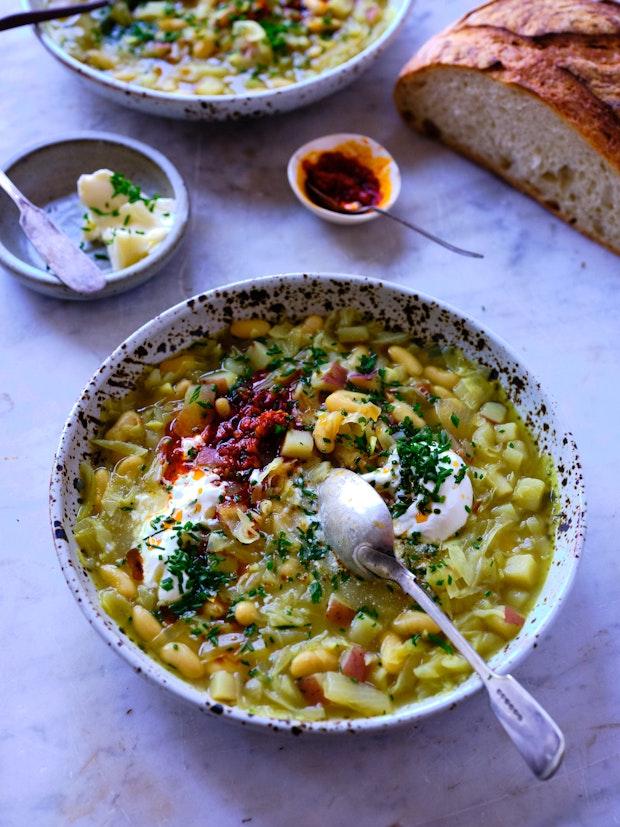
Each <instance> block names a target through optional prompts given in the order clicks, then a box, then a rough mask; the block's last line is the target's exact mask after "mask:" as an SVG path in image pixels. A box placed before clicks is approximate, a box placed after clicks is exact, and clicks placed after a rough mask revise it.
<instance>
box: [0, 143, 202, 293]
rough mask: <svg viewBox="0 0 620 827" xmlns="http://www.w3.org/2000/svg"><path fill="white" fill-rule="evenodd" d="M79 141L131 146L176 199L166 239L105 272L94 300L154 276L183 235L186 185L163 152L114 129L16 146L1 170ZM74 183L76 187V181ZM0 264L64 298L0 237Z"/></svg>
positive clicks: (187, 208)
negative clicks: (136, 258) (143, 255)
mask: <svg viewBox="0 0 620 827" xmlns="http://www.w3.org/2000/svg"><path fill="white" fill-rule="evenodd" d="M81 141H97V142H103V143H110V144H117V145H119V146H124V147H127V148H128V149H132V150H133V151H134V152H137V153H138V154H139V155H142V156H144V157H145V158H147V159H148V160H149V161H151V162H152V163H153V164H155V166H157V167H159V169H160V170H161V172H162V173H163V174H164V176H165V177H166V178H167V179H168V181H169V183H170V186H171V187H172V191H173V193H174V199H175V202H176V204H175V221H174V224H173V225H172V228H171V230H170V232H169V233H168V235H167V236H166V238H165V239H164V240H163V241H162V242H161V244H158V245H157V247H156V249H155V252H153V253H151V254H150V255H148V256H146V258H143V259H141V260H140V261H138V262H136V264H132V265H131V267H125V268H123V269H122V270H112V271H110V272H109V273H106V275H105V280H106V284H105V287H104V288H103V289H102V290H100V291H99V292H98V293H93V294H89V296H88V298H89V299H98V298H105V297H106V296H107V295H108V294H109V293H116V292H119V288H120V287H121V285H123V284H125V283H126V282H131V285H130V286H134V283H135V284H137V283H138V282H142V281H143V280H146V279H147V278H150V275H147V271H152V273H151V275H153V276H154V275H155V273H156V272H157V271H158V270H159V269H160V267H163V266H164V264H165V263H166V261H167V260H168V259H169V257H170V256H171V255H172V254H173V253H174V251H175V249H176V248H177V246H178V245H179V244H180V242H181V239H182V238H183V235H184V234H185V230H186V229H187V225H188V222H189V217H190V200H189V194H188V191H187V187H186V186H185V181H184V180H183V178H182V176H181V173H180V172H179V171H178V170H177V168H176V167H175V166H174V164H173V163H172V161H170V160H169V159H168V158H166V156H165V155H163V153H161V152H160V151H159V150H158V149H155V148H154V147H151V146H149V145H148V144H145V143H143V142H142V141H138V140H136V139H135V138H129V137H127V136H126V135H118V134H116V133H114V132H98V131H94V130H88V131H81V132H69V133H67V134H66V135H59V136H58V137H55V138H52V139H51V140H42V141H37V142H36V143H33V144H30V145H28V146H27V147H24V148H23V149H20V150H19V152H16V153H15V154H14V155H12V156H11V157H10V158H8V159H7V160H5V161H3V162H2V164H1V168H2V169H3V170H4V171H5V172H8V171H9V170H10V169H11V167H13V166H14V165H15V164H17V163H20V162H24V163H27V160H26V159H28V158H29V157H30V156H32V155H36V154H37V153H38V152H41V151H42V150H45V149H47V148H48V147H51V146H56V145H57V144H71V143H73V142H81ZM85 171H87V170H85ZM75 183H76V186H77V181H76V182H75ZM37 206H40V205H37ZM0 264H2V265H4V267H6V268H7V269H9V270H11V271H14V272H17V273H19V274H20V275H21V276H22V277H24V279H26V280H27V282H31V283H32V286H35V285H41V286H42V285H45V287H49V288H50V290H53V289H54V288H58V290H59V294H60V292H62V297H63V298H66V291H67V289H68V288H66V287H65V286H64V285H63V284H62V283H61V282H59V281H58V279H56V278H54V277H53V276H52V275H51V274H50V273H48V272H47V271H45V270H41V268H40V267H36V266H35V265H34V264H28V262H26V261H24V260H23V259H21V258H19V257H18V256H16V255H14V254H13V253H11V252H10V250H8V249H7V248H6V247H5V246H4V244H3V242H2V239H0ZM141 277H144V278H141ZM128 289H129V288H128ZM80 298H84V296H81V297H80Z"/></svg>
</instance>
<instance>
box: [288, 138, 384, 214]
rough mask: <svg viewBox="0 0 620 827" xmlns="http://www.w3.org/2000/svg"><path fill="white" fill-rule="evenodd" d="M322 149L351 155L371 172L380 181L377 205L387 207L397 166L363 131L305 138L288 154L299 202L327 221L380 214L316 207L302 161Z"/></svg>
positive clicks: (290, 177)
mask: <svg viewBox="0 0 620 827" xmlns="http://www.w3.org/2000/svg"><path fill="white" fill-rule="evenodd" d="M323 152H342V153H343V154H344V155H347V156H350V157H354V158H355V159H356V160H358V161H360V162H361V163H362V164H363V165H364V166H366V167H368V168H370V169H371V170H372V171H373V172H374V173H375V175H376V176H377V178H378V179H379V183H380V185H381V200H380V201H379V203H378V204H377V207H381V209H382V210H388V209H389V208H390V207H391V206H392V205H393V204H394V203H395V202H396V199H397V198H398V196H399V194H400V170H399V169H398V164H397V163H396V161H395V160H394V158H393V157H392V156H391V155H390V153H389V152H388V151H387V149H385V147H383V146H381V144H378V143H377V142H376V141H373V139H372V138H368V137H367V136H366V135H356V134H354V133H351V132H338V133H336V134H335V135H323V137H322V138H315V140H313V141H308V143H307V144H304V145H303V146H301V147H299V149H298V150H297V151H296V152H294V153H293V154H292V155H291V158H290V160H289V162H288V167H287V174H288V182H289V184H290V185H291V189H292V190H293V192H294V193H295V195H296V196H297V199H298V200H299V202H300V203H301V204H303V205H304V207H305V208H306V209H307V210H310V212H313V213H314V214H315V215H318V216H319V218H322V219H323V220H324V221H331V223H332V224H364V223H365V222H366V221H372V220H373V219H375V218H378V217H379V215H380V213H378V212H374V211H370V212H367V213H362V214H360V215H355V214H351V215H346V214H345V213H340V212H335V210H330V209H326V208H325V207H320V206H319V205H318V204H316V203H315V202H314V201H313V200H312V199H311V198H310V195H309V194H308V191H307V189H306V172H305V170H304V161H310V163H313V162H315V161H316V160H317V159H318V158H319V157H320V155H321V154H322V153H323Z"/></svg>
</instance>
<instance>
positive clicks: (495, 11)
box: [394, 0, 620, 253]
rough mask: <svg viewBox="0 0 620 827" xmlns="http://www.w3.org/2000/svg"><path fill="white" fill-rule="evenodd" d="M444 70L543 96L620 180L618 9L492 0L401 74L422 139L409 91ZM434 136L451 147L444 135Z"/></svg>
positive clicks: (574, 1) (593, 2) (595, 1)
mask: <svg viewBox="0 0 620 827" xmlns="http://www.w3.org/2000/svg"><path fill="white" fill-rule="evenodd" d="M442 67H449V68H451V69H463V70H469V71H472V72H476V73H479V72H483V73H484V74H485V75H487V76H490V77H491V78H492V79H493V80H495V81H497V82H498V83H502V84H506V85H507V86H511V87H513V88H516V89H519V90H521V91H522V92H525V93H528V94H531V95H533V96H535V97H537V98H538V99H539V101H541V102H542V103H544V104H546V105H547V106H548V107H550V108H551V109H553V111H554V112H555V113H556V115H557V116H558V117H559V118H560V119H561V120H562V121H564V122H565V124H566V125H567V126H569V127H570V128H572V129H573V130H575V131H576V132H577V133H578V134H579V135H580V136H581V137H582V138H583V140H584V141H586V142H587V143H588V144H589V145H590V146H591V147H592V148H593V149H594V150H595V151H596V152H597V153H599V154H600V155H601V156H603V157H604V158H605V160H606V161H607V162H608V163H609V164H610V165H611V166H612V168H614V169H615V170H616V171H617V172H618V173H619V174H620V4H619V3H617V2H610V1H609V0H529V2H523V0H491V2H489V3H486V4H485V5H483V6H481V7H479V8H478V9H475V10H474V11H472V12H469V13H468V14H466V15H465V16H464V17H462V18H461V19H460V20H458V21H457V22H456V23H454V24H453V25H452V26H449V27H448V28H447V29H445V30H444V31H443V32H440V33H439V34H438V35H436V36H435V37H433V38H431V39H430V40H429V41H427V43H425V44H424V45H423V46H422V48H421V49H420V50H419V51H418V52H417V54H415V55H414V56H413V57H412V58H411V60H410V61H409V62H408V63H407V64H406V65H405V66H404V67H403V69H402V71H401V73H400V75H399V78H398V81H397V84H396V88H395V91H394V95H395V101H396V105H397V107H398V109H399V111H400V113H401V115H402V116H403V117H404V118H405V120H407V121H408V122H410V123H411V124H412V125H413V126H414V128H416V129H417V130H418V131H420V132H423V133H424V132H425V129H424V127H423V125H422V124H420V123H417V122H416V119H415V113H412V112H410V111H409V106H408V103H407V97H408V90H409V89H410V88H411V86H412V84H413V85H415V84H416V83H417V82H418V81H422V80H423V79H424V75H425V74H426V73H428V72H429V71H432V70H436V69H440V68H442ZM426 134H428V132H427V133H426ZM435 137H441V139H442V140H444V141H445V142H446V143H448V141H446V140H445V138H443V137H442V136H435ZM451 145H452V146H453V148H454V149H456V150H457V151H459V152H461V153H462V154H464V155H467V156H468V157H469V158H471V159H472V160H474V161H475V162H476V163H478V164H481V165H482V166H485V167H486V168H488V169H490V170H491V171H492V172H494V173H496V174H498V175H499V176H501V177H503V178H504V179H505V180H507V181H509V182H510V183H511V184H512V185H513V186H515V187H516V188H517V189H519V190H521V191H522V192H525V193H526V194H528V195H531V196H532V197H534V198H536V200H537V201H539V202H540V203H542V204H543V206H546V207H547V208H548V209H550V210H551V211H552V212H554V213H555V214H556V215H559V216H560V217H561V218H563V219H564V220H567V221H568V220H569V219H568V216H567V215H565V214H563V213H562V210H561V208H560V207H559V205H556V206H557V208H556V206H554V205H552V204H549V203H545V202H544V201H543V200H542V199H541V196H540V193H539V192H538V191H536V190H535V189H534V188H533V187H532V188H530V187H528V185H527V182H524V181H523V180H515V179H513V178H511V176H510V175H509V174H507V173H506V172H505V171H503V170H498V169H496V168H495V167H493V166H491V165H490V164H488V162H486V161H485V160H484V159H483V158H481V157H476V154H475V152H472V150H471V149H467V148H466V147H463V146H457V145H455V144H454V142H451ZM578 229H580V228H579V227H578ZM588 235H590V237H593V236H592V235H591V234H588ZM595 240H596V241H602V242H603V243H605V242H604V240H602V239H599V238H595ZM605 246H607V247H608V248H609V249H614V248H612V247H610V245H609V244H605ZM614 252H617V253H619V252H620V250H618V249H614Z"/></svg>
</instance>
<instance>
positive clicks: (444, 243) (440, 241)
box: [371, 207, 484, 258]
mask: <svg viewBox="0 0 620 827" xmlns="http://www.w3.org/2000/svg"><path fill="white" fill-rule="evenodd" d="M371 209H372V210H374V212H378V213H381V215H384V216H385V217H386V218H391V219H392V221H397V222H398V223H399V224H402V225H403V227H408V228H409V229H410V230H413V231H414V233H418V234H419V235H423V236H424V238H428V239H429V240H430V241H434V242H435V244H439V245H440V246H441V247H445V248H446V250H451V251H452V252H453V253H458V254H459V255H460V256H468V257H469V258H484V256H483V255H482V253H474V252H472V251H471V250H464V249H463V248H462V247H456V246H455V245H454V244H450V242H449V241H444V240H443V238H439V236H437V235H433V233H429V232H428V230H423V229H422V227H418V226H417V224H412V223H411V222H410V221H405V219H404V218H400V217H399V216H398V215H394V213H392V212H388V211H387V210H382V209H381V208H380V207H372V208H371Z"/></svg>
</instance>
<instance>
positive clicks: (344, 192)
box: [302, 152, 381, 211]
mask: <svg viewBox="0 0 620 827" xmlns="http://www.w3.org/2000/svg"><path fill="white" fill-rule="evenodd" d="M302 167H303V170H304V172H305V173H306V194H307V196H308V198H310V200H311V201H313V202H314V203H315V204H318V206H320V207H322V206H325V205H324V203H323V202H322V201H321V198H320V196H318V195H317V194H316V192H315V191H314V190H313V189H311V187H309V186H308V184H310V185H311V186H312V187H315V188H316V189H317V190H319V191H320V192H322V193H324V194H325V195H326V196H327V197H328V198H331V199H332V200H333V201H335V202H336V203H337V204H338V206H339V207H340V208H341V209H342V210H343V211H346V210H347V209H357V208H359V207H372V206H374V205H375V204H378V203H379V202H380V201H381V184H380V183H379V179H378V178H377V176H376V175H375V173H374V172H373V171H372V170H371V169H369V167H367V166H365V165H364V164H362V163H361V162H360V161H358V160H357V159H356V158H353V157H351V156H350V155H345V154H344V153H343V152H323V153H322V154H321V155H319V157H318V158H317V160H316V161H310V160H308V159H306V160H305V161H303V163H302Z"/></svg>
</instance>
